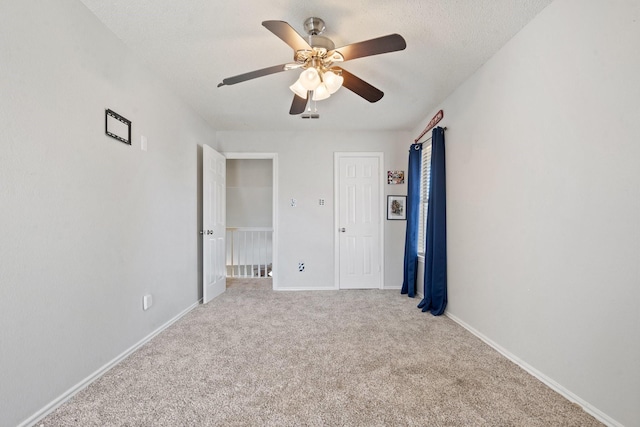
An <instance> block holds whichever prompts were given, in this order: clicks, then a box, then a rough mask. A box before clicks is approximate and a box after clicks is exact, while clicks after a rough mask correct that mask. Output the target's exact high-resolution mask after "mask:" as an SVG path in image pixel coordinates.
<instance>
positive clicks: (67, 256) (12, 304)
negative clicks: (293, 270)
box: [0, 0, 214, 426]
mask: <svg viewBox="0 0 640 427" xmlns="http://www.w3.org/2000/svg"><path fill="white" fill-rule="evenodd" d="M0 28H2V30H1V32H2V36H1V37H0V58H2V60H1V61H0V94H1V95H0V117H2V124H1V125H0V217H1V220H0V263H1V266H0V295H1V297H0V325H2V327H1V329H0V424H1V425H3V426H12V425H16V424H18V423H20V422H22V421H23V420H25V419H27V418H28V417H29V416H31V415H33V414H34V413H36V412H37V411H38V410H40V409H41V408H43V407H45V406H46V405H47V404H49V403H50V402H51V401H52V400H54V399H55V398H57V397H59V396H61V395H62V394H63V393H64V392H65V391H67V390H68V389H70V388H71V387H72V386H74V385H75V384H77V383H78V382H80V381H81V380H83V379H85V378H86V377H87V376H88V375H90V374H91V373H93V372H94V371H96V370H97V369H98V368H100V367H101V366H103V365H105V364H106V363H108V362H109V361H111V360H112V359H114V358H115V357H116V356H117V355H119V354H120V353H122V352H123V351H125V350H126V349H128V348H129V347H131V346H132V345H134V344H135V343H137V342H139V341H140V340H141V339H142V338H143V337H145V336H147V335H148V334H149V333H151V332H152V331H154V330H156V329H157V328H158V327H159V326H161V325H163V324H164V323H165V322H167V321H168V320H170V319H172V318H173V317H174V316H176V315H177V314H179V313H181V312H182V311H183V310H185V309H187V308H188V307H190V306H191V305H192V304H194V303H195V302H196V301H197V298H198V282H197V278H198V276H197V268H198V265H197V264H198V261H197V247H198V234H197V233H198V224H197V216H198V214H197V211H196V208H197V181H196V177H197V156H198V154H197V153H198V150H197V147H198V144H202V143H206V142H210V141H212V140H213V137H214V134H213V131H212V130H211V129H210V128H209V127H208V126H207V125H206V124H205V123H204V122H203V121H202V120H201V119H200V118H199V117H197V116H196V115H195V114H194V113H192V112H191V111H190V110H189V109H187V108H186V107H185V106H184V105H183V104H182V103H181V102H180V101H179V100H178V99H177V98H176V97H174V96H173V95H172V94H170V93H168V92H167V90H166V89H165V85H164V84H163V83H162V82H160V81H159V80H157V79H155V78H154V76H153V75H152V74H151V73H149V72H148V71H147V70H146V69H145V68H144V67H142V66H141V65H140V64H139V62H138V60H137V59H136V58H134V57H133V55H131V54H130V53H129V52H128V51H127V49H126V48H125V47H124V45H123V44H122V43H121V42H120V41H119V40H118V39H117V38H116V37H115V36H114V35H113V34H112V33H110V32H109V31H108V30H107V29H106V28H105V27H104V26H103V25H102V24H101V23H100V22H99V21H98V20H97V19H96V18H95V17H94V16H93V15H92V14H91V13H90V12H89V11H88V10H87V9H86V8H85V7H84V6H83V5H82V4H81V3H80V2H78V1H76V0H59V1H55V2H42V1H35V0H3V1H2V2H0ZM105 108H111V109H113V110H115V111H116V112H118V113H120V114H122V115H124V116H125V117H127V118H129V119H130V120H132V121H133V145H132V146H128V145H125V144H123V143H121V142H118V141H116V140H114V139H112V138H109V137H107V136H105V134H104V110H105ZM141 134H143V135H145V136H147V137H148V144H149V148H148V151H147V152H142V151H141V149H140V143H139V142H140V135H141ZM146 293H151V294H153V297H154V305H153V307H151V309H150V310H148V311H146V312H143V310H142V296H143V295H144V294H146Z"/></svg>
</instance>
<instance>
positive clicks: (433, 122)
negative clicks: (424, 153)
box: [413, 110, 444, 143]
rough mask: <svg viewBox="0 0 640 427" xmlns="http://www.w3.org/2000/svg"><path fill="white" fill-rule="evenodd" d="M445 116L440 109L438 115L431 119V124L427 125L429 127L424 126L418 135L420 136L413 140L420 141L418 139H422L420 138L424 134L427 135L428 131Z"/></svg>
mask: <svg viewBox="0 0 640 427" xmlns="http://www.w3.org/2000/svg"><path fill="white" fill-rule="evenodd" d="M443 117H444V112H443V111H442V110H440V111H438V112H437V113H436V115H435V116H433V118H432V119H431V120H429V124H428V125H427V127H426V128H424V130H423V131H422V133H421V134H420V135H418V137H417V138H416V139H415V140H414V141H413V142H415V143H418V141H420V139H421V138H422V137H423V136H425V135H426V134H427V132H429V131H430V130H431V129H432V128H433V127H434V126H435V125H437V124H438V123H439V122H440V120H442V118H443Z"/></svg>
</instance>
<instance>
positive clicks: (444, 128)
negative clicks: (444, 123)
mask: <svg viewBox="0 0 640 427" xmlns="http://www.w3.org/2000/svg"><path fill="white" fill-rule="evenodd" d="M442 130H447V128H446V127H443V128H442ZM422 136H424V135H422ZM431 138H433V137H432V136H430V137H429V138H427V139H425V140H424V141H422V142H418V140H419V139H420V138H418V140H416V142H415V144H424V143H425V142H427V141H429V140H430V139H431Z"/></svg>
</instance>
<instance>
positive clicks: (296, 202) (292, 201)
mask: <svg viewBox="0 0 640 427" xmlns="http://www.w3.org/2000/svg"><path fill="white" fill-rule="evenodd" d="M296 206H298V201H297V200H296V199H291V207H292V208H295V207H296Z"/></svg>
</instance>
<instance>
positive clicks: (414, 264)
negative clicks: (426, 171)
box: [400, 144, 422, 298]
mask: <svg viewBox="0 0 640 427" xmlns="http://www.w3.org/2000/svg"><path fill="white" fill-rule="evenodd" d="M421 164H422V144H413V145H411V148H410V149H409V170H408V171H407V231H406V235H405V240H404V280H403V282H402V290H401V291H400V292H401V293H403V294H408V296H409V297H411V298H413V297H415V296H416V272H417V271H418V222H419V220H420V218H419V215H420V168H421Z"/></svg>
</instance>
